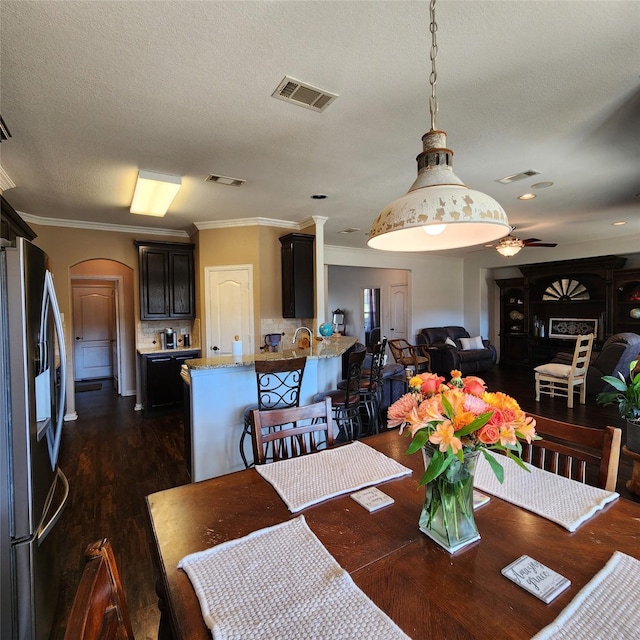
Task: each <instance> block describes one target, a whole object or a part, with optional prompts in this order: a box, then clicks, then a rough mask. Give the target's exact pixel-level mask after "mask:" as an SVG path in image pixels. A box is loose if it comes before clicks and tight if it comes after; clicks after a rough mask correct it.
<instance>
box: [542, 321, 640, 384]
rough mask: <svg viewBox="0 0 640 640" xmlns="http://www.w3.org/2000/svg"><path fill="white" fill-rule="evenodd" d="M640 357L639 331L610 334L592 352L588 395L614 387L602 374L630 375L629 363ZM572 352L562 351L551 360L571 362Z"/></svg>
mask: <svg viewBox="0 0 640 640" xmlns="http://www.w3.org/2000/svg"><path fill="white" fill-rule="evenodd" d="M639 357H640V335H638V334H637V333H630V332H624V333H615V334H613V335H612V336H609V337H608V338H607V339H606V340H605V342H604V344H603V345H602V349H601V350H600V351H594V352H593V353H592V354H591V361H590V363H589V370H588V371H587V395H589V396H593V395H595V394H598V393H602V392H603V391H612V390H613V388H612V387H611V386H610V385H608V384H607V383H606V382H603V381H602V376H617V375H618V373H622V375H623V376H625V377H626V378H628V377H629V365H630V364H631V362H633V361H634V360H636V359H638V358H639ZM572 360H573V352H572V353H564V352H560V353H558V354H556V356H555V357H554V358H553V360H552V361H551V362H559V363H561V364H571V362H572Z"/></svg>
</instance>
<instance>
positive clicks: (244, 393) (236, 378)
mask: <svg viewBox="0 0 640 640" xmlns="http://www.w3.org/2000/svg"><path fill="white" fill-rule="evenodd" d="M355 342H356V338H355V337H347V336H341V337H332V338H329V339H326V340H323V341H316V342H314V343H313V347H312V349H311V350H310V349H291V350H283V351H280V352H275V353H271V352H266V353H259V354H253V355H243V356H242V357H237V358H236V357H234V356H223V355H220V356H214V357H213V358H195V359H192V360H188V361H187V362H186V363H185V364H184V366H183V369H182V374H181V375H182V379H183V380H184V382H185V383H186V384H187V385H188V402H187V404H188V406H189V411H187V412H186V414H187V415H185V421H187V422H188V424H185V447H186V448H189V449H190V450H189V451H187V456H186V457H187V459H188V460H190V467H191V468H190V473H191V479H192V480H193V481H194V482H197V481H199V480H205V479H207V478H213V477H216V476H221V475H224V474H225V473H231V472H232V471H239V470H241V469H244V464H243V462H242V458H241V457H240V449H239V443H240V435H241V434H242V429H243V420H244V410H245V408H246V407H248V406H250V405H252V404H253V405H255V404H257V402H258V389H257V384H256V374H255V368H254V366H253V365H254V363H255V362H256V360H284V359H290V358H299V357H300V356H307V363H306V366H305V370H304V375H303V378H302V388H301V392H300V404H309V403H310V402H311V401H312V398H313V396H314V395H315V394H316V393H318V392H322V391H328V390H329V389H333V388H335V386H336V384H337V383H338V382H339V381H340V379H341V378H342V357H341V356H342V355H343V354H344V353H345V352H346V351H347V350H348V349H349V348H350V347H352V346H353V345H354V344H355ZM245 446H246V452H245V453H246V455H247V459H249V460H252V459H253V453H252V451H251V441H250V440H249V439H248V438H247V439H245ZM189 453H190V455H189Z"/></svg>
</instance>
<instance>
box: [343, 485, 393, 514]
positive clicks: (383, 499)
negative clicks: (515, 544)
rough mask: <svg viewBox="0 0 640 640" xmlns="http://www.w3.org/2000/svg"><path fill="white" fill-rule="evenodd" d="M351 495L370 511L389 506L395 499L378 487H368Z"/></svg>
mask: <svg viewBox="0 0 640 640" xmlns="http://www.w3.org/2000/svg"><path fill="white" fill-rule="evenodd" d="M351 497H352V498H353V499H354V500H355V501H356V502H357V503H358V504H360V505H362V506H363V507H364V508H365V509H366V510H367V511H369V513H371V512H372V511H377V510H378V509H382V507H388V506H389V505H390V504H393V503H394V499H393V498H391V497H390V496H388V495H387V494H386V493H383V492H382V491H380V489H378V488H377V487H367V488H366V489H362V490H361V491H356V492H355V493H352V494H351Z"/></svg>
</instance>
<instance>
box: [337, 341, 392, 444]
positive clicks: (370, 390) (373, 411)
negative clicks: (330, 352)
mask: <svg viewBox="0 0 640 640" xmlns="http://www.w3.org/2000/svg"><path fill="white" fill-rule="evenodd" d="M386 348H387V339H386V338H383V340H382V342H376V343H375V344H373V346H372V347H371V357H370V358H369V368H363V369H362V377H361V378H360V389H359V390H358V392H359V394H360V407H361V408H364V410H365V412H366V414H367V429H366V434H363V435H368V436H370V435H373V434H374V433H378V431H379V424H380V405H381V402H382V362H383V359H384V352H385V349H386ZM367 358H368V356H367ZM367 358H365V360H367ZM346 388H347V381H346V380H341V381H340V382H338V389H346Z"/></svg>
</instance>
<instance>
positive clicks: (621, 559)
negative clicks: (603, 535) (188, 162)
mask: <svg viewBox="0 0 640 640" xmlns="http://www.w3.org/2000/svg"><path fill="white" fill-rule="evenodd" d="M639 635H640V561H638V560H636V558H633V557H631V556H628V555H626V554H624V553H621V552H620V551H616V552H615V553H614V554H613V555H612V556H611V558H610V559H609V561H608V562H607V564H606V565H605V566H604V567H603V568H602V569H601V570H600V571H599V572H598V573H597V574H596V575H595V576H594V577H593V578H592V579H591V581H590V582H589V583H588V584H587V585H585V586H584V587H583V588H582V589H581V590H580V591H579V592H578V594H577V595H576V597H575V598H574V599H573V600H572V601H571V602H570V603H569V604H568V605H567V606H566V607H565V609H564V610H563V611H562V613H561V614H560V615H559V616H558V617H557V618H556V619H555V620H554V621H553V622H552V623H551V624H550V625H548V626H547V627H545V628H544V629H542V631H540V632H539V633H537V634H536V635H535V636H534V638H533V640H551V639H552V638H553V639H554V640H576V639H577V638H580V639H582V638H588V639H589V640H612V639H613V638H615V640H637V638H638V637H639Z"/></svg>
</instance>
